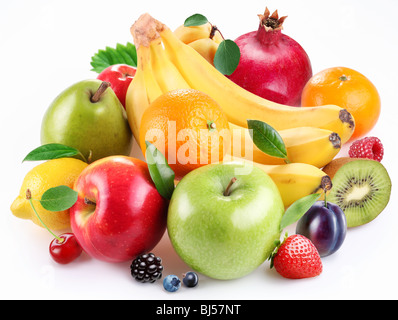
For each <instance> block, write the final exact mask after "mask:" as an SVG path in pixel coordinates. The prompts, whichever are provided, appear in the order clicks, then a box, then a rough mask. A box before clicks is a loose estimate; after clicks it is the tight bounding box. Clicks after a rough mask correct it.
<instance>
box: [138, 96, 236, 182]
mask: <svg viewBox="0 0 398 320" xmlns="http://www.w3.org/2000/svg"><path fill="white" fill-rule="evenodd" d="M139 140H140V141H139V143H140V146H141V150H142V151H143V152H144V154H145V150H146V144H145V141H149V142H151V143H152V144H154V145H155V146H156V148H157V149H158V150H159V151H160V152H162V153H163V155H164V156H165V158H166V160H167V162H168V163H169V165H170V167H171V168H172V169H173V171H174V172H175V175H176V179H181V178H182V177H183V176H184V175H185V174H187V173H188V172H190V171H192V170H194V169H196V168H198V167H201V166H203V165H206V164H209V163H215V162H219V161H222V160H223V157H224V155H225V154H226V153H227V151H228V148H229V146H230V131H229V123H228V120H227V118H226V116H225V115H224V113H223V111H222V109H221V107H220V106H219V105H218V103H217V102H216V101H215V100H213V99H212V98H211V97H210V96H208V95H207V94H205V93H203V92H201V91H198V90H194V89H178V90H173V91H170V92H167V93H165V94H163V95H161V96H160V97H158V98H157V99H156V100H155V101H153V102H152V103H151V104H150V105H149V107H148V108H147V109H146V110H145V112H144V114H143V116H142V119H141V125H140V132H139Z"/></svg>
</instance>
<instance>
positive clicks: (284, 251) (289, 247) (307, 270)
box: [271, 234, 322, 279]
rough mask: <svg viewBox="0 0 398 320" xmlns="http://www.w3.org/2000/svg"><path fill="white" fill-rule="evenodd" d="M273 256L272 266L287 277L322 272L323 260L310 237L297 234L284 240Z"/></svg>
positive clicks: (310, 275)
mask: <svg viewBox="0 0 398 320" xmlns="http://www.w3.org/2000/svg"><path fill="white" fill-rule="evenodd" d="M275 250H276V252H274V253H272V256H271V268H272V267H273V266H274V267H275V269H276V271H277V272H278V273H279V274H280V275H281V276H283V277H285V278H290V279H302V278H311V277H315V276H318V275H320V274H321V272H322V261H321V257H320V256H319V253H318V251H317V249H316V247H315V246H314V245H313V243H312V242H311V240H309V239H308V238H306V237H304V236H302V235H299V234H295V235H292V236H289V237H287V238H286V237H285V240H284V242H283V243H282V244H281V245H280V246H279V248H276V249H275Z"/></svg>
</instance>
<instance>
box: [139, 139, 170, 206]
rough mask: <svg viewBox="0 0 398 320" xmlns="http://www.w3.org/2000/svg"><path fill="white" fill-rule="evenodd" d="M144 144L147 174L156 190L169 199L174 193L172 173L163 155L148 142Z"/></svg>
mask: <svg viewBox="0 0 398 320" xmlns="http://www.w3.org/2000/svg"><path fill="white" fill-rule="evenodd" d="M145 144H146V147H147V148H146V153H145V156H146V161H147V164H148V169H149V173H150V175H151V178H152V181H153V183H154V184H155V186H156V189H157V190H158V192H159V193H160V195H161V196H162V197H164V198H166V199H169V200H170V199H171V196H172V194H173V192H174V188H175V185H174V177H175V174H174V171H173V170H172V169H171V168H170V166H169V164H168V163H167V160H166V158H165V157H164V155H163V154H162V153H161V152H160V151H159V150H158V149H157V148H156V147H155V146H154V145H153V144H151V143H150V142H148V141H145Z"/></svg>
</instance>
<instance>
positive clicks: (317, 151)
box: [229, 123, 341, 168]
mask: <svg viewBox="0 0 398 320" xmlns="http://www.w3.org/2000/svg"><path fill="white" fill-rule="evenodd" d="M229 127H230V129H231V137H232V143H231V153H230V154H231V155H234V156H238V157H242V158H245V159H247V160H252V161H254V162H258V163H262V164H270V165H276V164H285V163H286V162H285V160H284V159H281V158H277V157H271V156H269V155H268V154H266V153H264V152H262V151H261V150H260V149H259V148H257V147H256V145H255V144H254V143H253V140H252V139H251V136H250V133H249V130H248V129H247V128H243V127H240V126H238V125H236V124H233V123H230V124H229ZM235 130H236V131H235ZM278 133H279V134H280V136H281V138H282V140H283V142H284V143H285V147H286V151H287V158H288V159H289V161H290V162H301V163H307V164H311V165H313V166H315V167H318V168H322V167H324V166H325V165H326V164H328V163H329V162H330V161H332V160H333V158H334V157H335V156H336V155H337V153H338V152H339V151H340V149H341V141H340V137H339V136H338V134H337V133H334V132H332V131H330V130H326V129H319V128H314V127H298V128H292V129H285V130H280V131H278Z"/></svg>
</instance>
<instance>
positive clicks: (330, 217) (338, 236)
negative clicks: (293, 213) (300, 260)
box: [296, 201, 347, 257]
mask: <svg viewBox="0 0 398 320" xmlns="http://www.w3.org/2000/svg"><path fill="white" fill-rule="evenodd" d="M346 232H347V221H346V217H345V214H344V212H343V211H342V210H341V209H340V207H339V206H337V205H336V204H333V203H330V202H327V206H325V202H324V201H317V202H316V203H315V204H314V205H313V206H312V207H311V208H310V209H309V210H308V211H307V212H306V213H305V214H304V215H303V216H302V217H301V219H300V220H299V221H298V223H297V226H296V233H297V234H301V235H303V236H305V237H307V238H308V239H310V240H311V242H312V243H313V244H314V246H315V247H316V248H317V249H318V252H319V255H320V256H321V257H325V256H328V255H331V254H332V253H334V252H336V251H337V250H338V249H339V248H340V247H341V245H342V244H343V242H344V239H345V236H346Z"/></svg>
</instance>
